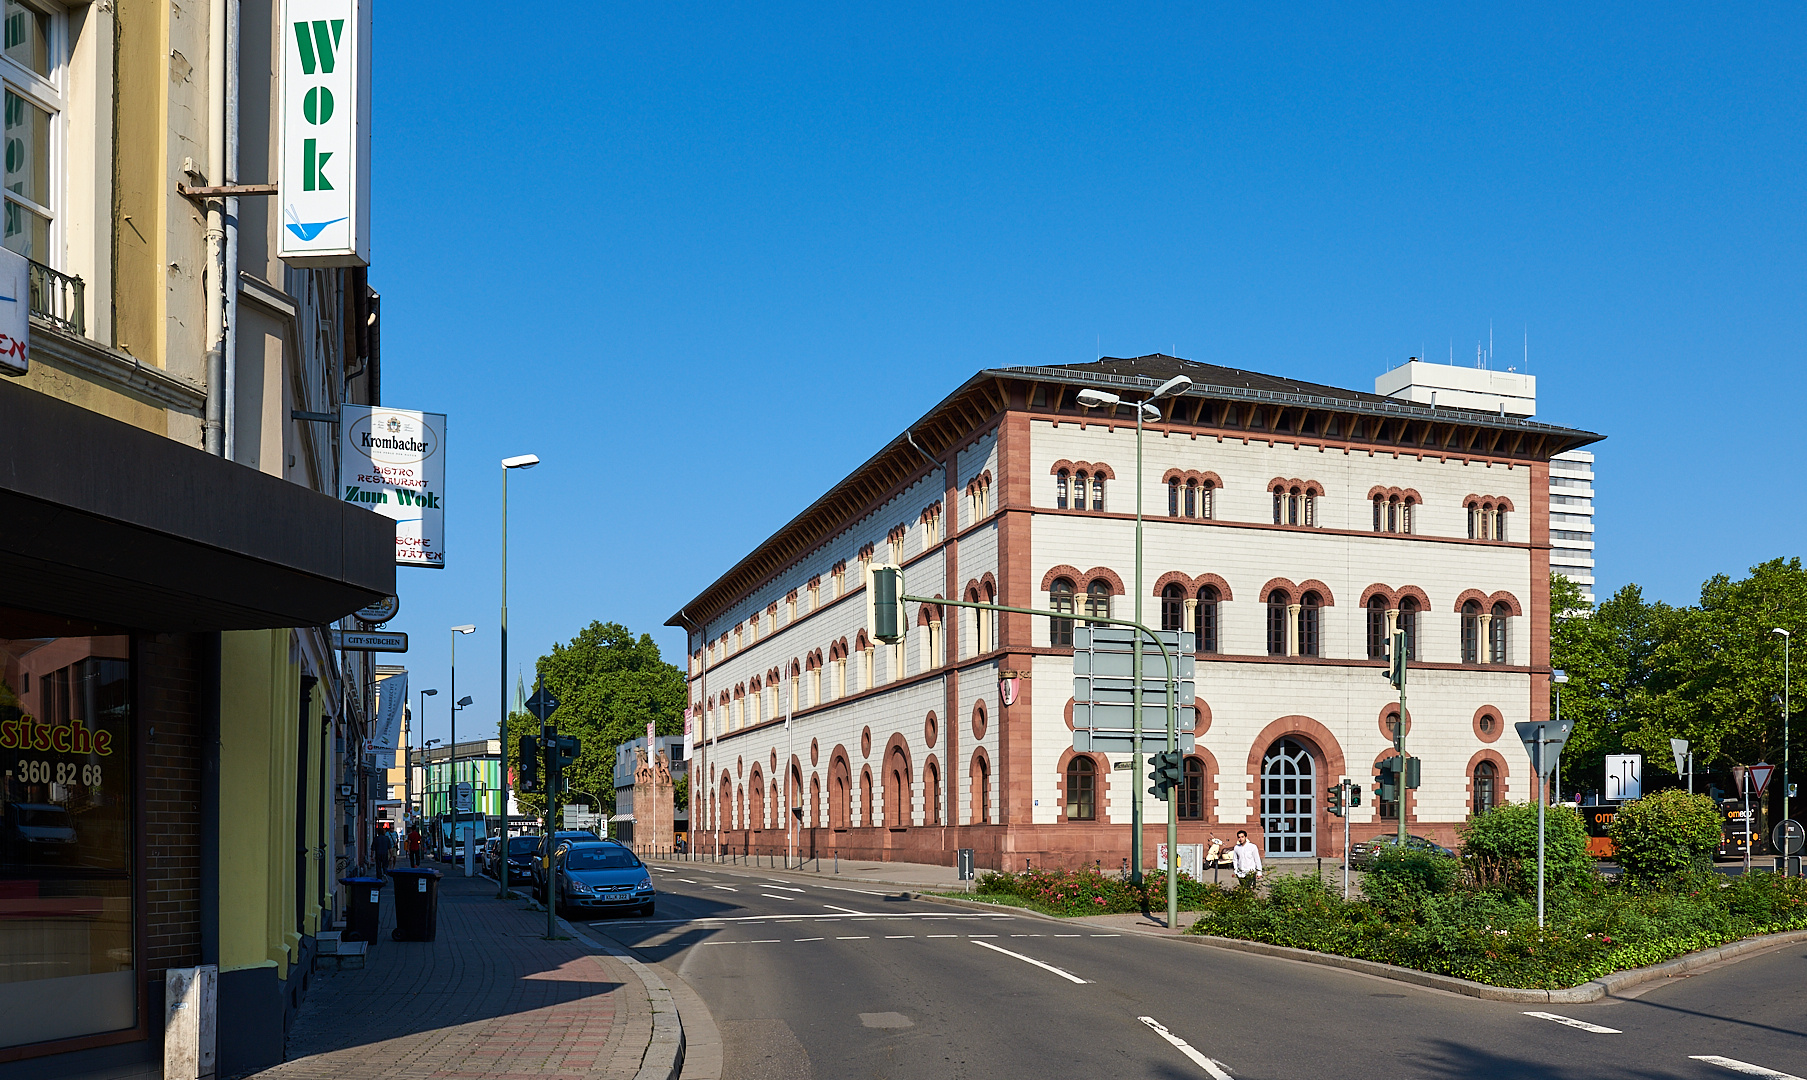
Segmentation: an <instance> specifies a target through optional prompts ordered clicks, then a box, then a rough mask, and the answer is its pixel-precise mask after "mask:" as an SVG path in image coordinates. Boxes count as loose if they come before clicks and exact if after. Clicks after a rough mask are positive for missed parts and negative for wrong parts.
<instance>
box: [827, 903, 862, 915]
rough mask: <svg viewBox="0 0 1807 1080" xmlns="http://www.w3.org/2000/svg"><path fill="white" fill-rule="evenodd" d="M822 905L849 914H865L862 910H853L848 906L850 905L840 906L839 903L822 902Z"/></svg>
mask: <svg viewBox="0 0 1807 1080" xmlns="http://www.w3.org/2000/svg"><path fill="white" fill-rule="evenodd" d="M822 906H823V907H825V908H834V909H835V910H836V911H845V912H846V913H847V914H849V915H864V914H866V913H865V912H864V911H855V910H853V909H852V908H850V907H842V906H841V905H839V904H823V905H822Z"/></svg>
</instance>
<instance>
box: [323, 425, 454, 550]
mask: <svg viewBox="0 0 1807 1080" xmlns="http://www.w3.org/2000/svg"><path fill="white" fill-rule="evenodd" d="M339 433H340V434H339V440H340V447H339V498H340V500H341V501H343V502H348V503H357V504H358V505H359V506H362V507H364V508H365V509H367V510H374V511H376V512H377V513H379V514H381V515H383V516H384V517H386V518H392V519H393V520H394V521H395V564H396V565H397V566H425V567H428V568H430V569H433V570H443V569H445V414H444V413H428V412H415V411H413V410H412V409H389V408H384V407H383V406H381V405H341V406H339Z"/></svg>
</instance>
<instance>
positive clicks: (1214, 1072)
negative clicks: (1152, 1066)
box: [1136, 1016, 1230, 1080]
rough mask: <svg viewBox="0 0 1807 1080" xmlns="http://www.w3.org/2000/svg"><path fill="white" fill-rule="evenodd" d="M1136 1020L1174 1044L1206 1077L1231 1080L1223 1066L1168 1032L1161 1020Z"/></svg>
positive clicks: (1152, 1018)
mask: <svg viewBox="0 0 1807 1080" xmlns="http://www.w3.org/2000/svg"><path fill="white" fill-rule="evenodd" d="M1136 1019H1137V1020H1140V1021H1142V1022H1143V1023H1144V1024H1147V1025H1148V1026H1149V1027H1150V1028H1151V1029H1153V1031H1154V1033H1155V1034H1156V1035H1159V1036H1160V1037H1161V1038H1163V1039H1166V1040H1167V1041H1168V1042H1170V1043H1172V1044H1173V1045H1174V1048H1175V1049H1177V1050H1178V1051H1179V1052H1180V1053H1182V1054H1184V1055H1186V1056H1187V1057H1188V1058H1190V1059H1191V1060H1192V1064H1194V1065H1197V1066H1198V1067H1199V1068H1201V1069H1203V1070H1205V1075H1207V1076H1209V1077H1210V1078H1211V1080H1230V1074H1229V1072H1228V1071H1227V1070H1225V1069H1224V1067H1223V1066H1222V1065H1221V1064H1219V1063H1218V1062H1215V1061H1212V1060H1211V1059H1210V1058H1208V1057H1206V1056H1205V1055H1203V1054H1201V1053H1199V1052H1198V1051H1197V1050H1195V1049H1193V1047H1192V1044H1191V1043H1189V1042H1187V1041H1186V1040H1184V1039H1182V1038H1180V1037H1179V1036H1178V1035H1175V1034H1174V1033H1173V1032H1171V1031H1168V1030H1167V1027H1166V1025H1164V1024H1162V1023H1161V1022H1160V1021H1159V1020H1156V1019H1155V1018H1154V1017H1152V1016H1138V1017H1136Z"/></svg>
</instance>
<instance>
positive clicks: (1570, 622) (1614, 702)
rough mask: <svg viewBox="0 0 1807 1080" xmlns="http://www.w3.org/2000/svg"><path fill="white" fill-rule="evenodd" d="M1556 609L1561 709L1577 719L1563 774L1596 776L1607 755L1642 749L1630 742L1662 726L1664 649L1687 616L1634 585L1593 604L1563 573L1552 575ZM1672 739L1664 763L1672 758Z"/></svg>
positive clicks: (1553, 632) (1554, 660)
mask: <svg viewBox="0 0 1807 1080" xmlns="http://www.w3.org/2000/svg"><path fill="white" fill-rule="evenodd" d="M1550 610H1551V611H1552V612H1554V613H1556V614H1555V617H1554V618H1553V619H1552V621H1551V624H1550V664H1551V666H1552V667H1556V668H1560V669H1562V670H1563V671H1565V672H1566V673H1567V674H1568V677H1569V682H1568V685H1566V686H1564V687H1562V715H1563V717H1564V718H1565V719H1569V720H1572V721H1574V723H1575V729H1574V731H1573V732H1572V733H1571V734H1570V735H1569V743H1568V745H1567V746H1566V747H1564V748H1563V752H1562V771H1563V775H1565V776H1588V777H1597V776H1600V775H1601V769H1602V766H1603V763H1604V761H1605V758H1606V755H1607V754H1617V753H1623V752H1625V751H1626V750H1627V749H1628V748H1641V744H1634V743H1633V742H1632V741H1631V740H1632V738H1633V736H1634V734H1636V733H1640V732H1645V731H1647V730H1652V729H1654V728H1655V727H1660V726H1661V724H1660V721H1659V722H1656V723H1654V724H1653V718H1656V717H1660V716H1661V715H1662V714H1663V712H1664V709H1665V702H1664V701H1663V699H1662V698H1661V693H1660V688H1661V687H1662V685H1663V674H1664V672H1663V669H1662V668H1661V666H1660V665H1659V657H1658V654H1659V650H1660V646H1661V644H1662V642H1663V640H1664V638H1665V636H1666V635H1667V634H1669V633H1671V632H1672V629H1673V626H1674V624H1675V623H1676V621H1677V619H1678V618H1680V617H1681V616H1680V614H1679V613H1678V612H1677V611H1676V609H1674V608H1672V607H1670V606H1669V605H1667V604H1664V603H1661V602H1657V603H1649V602H1646V601H1645V599H1644V594H1643V591H1642V590H1641V589H1639V588H1638V586H1636V585H1626V586H1625V587H1624V588H1622V589H1620V590H1619V591H1618V592H1617V593H1614V594H1613V595H1612V596H1611V597H1609V598H1608V599H1607V600H1606V602H1605V603H1602V604H1601V605H1599V607H1598V608H1594V607H1593V606H1592V605H1590V604H1588V602H1587V601H1585V600H1583V599H1582V598H1581V588H1580V586H1578V585H1576V584H1575V583H1574V582H1573V581H1570V580H1569V579H1568V578H1566V577H1564V576H1562V575H1561V574H1552V575H1550ZM1667 745H1668V744H1667V743H1666V742H1665V743H1664V744H1663V746H1664V753H1663V756H1662V759H1661V760H1663V761H1667V760H1669V757H1668V753H1667ZM1653 760H1655V759H1653ZM1659 767H1660V763H1659ZM1565 786H1566V787H1567V788H1569V789H1573V788H1575V787H1576V786H1577V785H1576V784H1574V783H1570V784H1567V785H1565ZM1582 786H1585V785H1582Z"/></svg>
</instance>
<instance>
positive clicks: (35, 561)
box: [0, 380, 395, 631]
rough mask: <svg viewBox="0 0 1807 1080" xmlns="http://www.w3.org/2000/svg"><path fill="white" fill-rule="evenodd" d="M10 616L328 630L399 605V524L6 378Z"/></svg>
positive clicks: (0, 541) (159, 626)
mask: <svg viewBox="0 0 1807 1080" xmlns="http://www.w3.org/2000/svg"><path fill="white" fill-rule="evenodd" d="M0 522H4V526H0V560H4V561H5V564H6V572H5V574H4V576H3V578H0V605H3V606H7V607H18V608H25V609H30V610H33V611H40V612H46V613H49V614H52V615H61V616H67V617H70V618H80V619H90V620H94V621H98V622H103V623H111V624H114V625H117V626H121V627H127V628H132V629H142V630H160V631H205V630H254V629H269V628H275V627H283V626H323V625H326V624H328V623H331V622H334V621H336V620H338V619H340V618H343V617H344V616H346V615H348V614H350V613H351V612H353V611H356V610H357V609H359V608H361V607H364V606H365V605H367V604H370V603H373V602H375V601H377V600H380V599H382V598H383V597H385V596H390V595H393V594H394V592H395V526H394V523H393V522H391V521H389V520H388V519H387V518H383V517H380V516H378V515H376V514H373V513H371V512H370V511H368V510H365V509H363V508H362V507H358V506H353V505H350V504H348V503H342V502H340V501H339V500H337V499H335V498H333V497H331V496H330V495H324V494H321V493H320V492H317V491H310V490H309V489H307V488H304V487H302V486H300V485H298V484H292V483H289V482H288V481H286V480H283V479H282V478H281V477H277V476H271V475H269V474H267V473H262V472H259V471H257V470H256V469H252V468H249V467H247V466H244V465H239V464H236V463H234V462H230V461H226V460H225V459H223V458H217V457H214V456H213V455H211V454H208V453H205V452H204V451H201V450H198V449H195V448H194V447H191V446H185V445H183V444H181V443H179V442H176V441H175V440H174V439H169V438H165V437H163V436H161V435H157V434H154V433H152V432H148V431H144V430H142V429H140V428H136V427H133V426H132V425H130V424H127V423H123V422H121V421H119V420H115V419H113V418H111V417H108V416H103V415H101V414H99V413H96V412H91V411H89V410H87V409H84V408H81V407H80V406H77V405H71V404H69V403H68V402H66V401H61V400H59V399H57V398H53V397H50V396H48V395H46V394H42V393H39V392H38V391H36V390H32V389H29V388H27V387H26V386H24V385H21V384H19V383H16V382H10V381H5V380H0Z"/></svg>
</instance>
